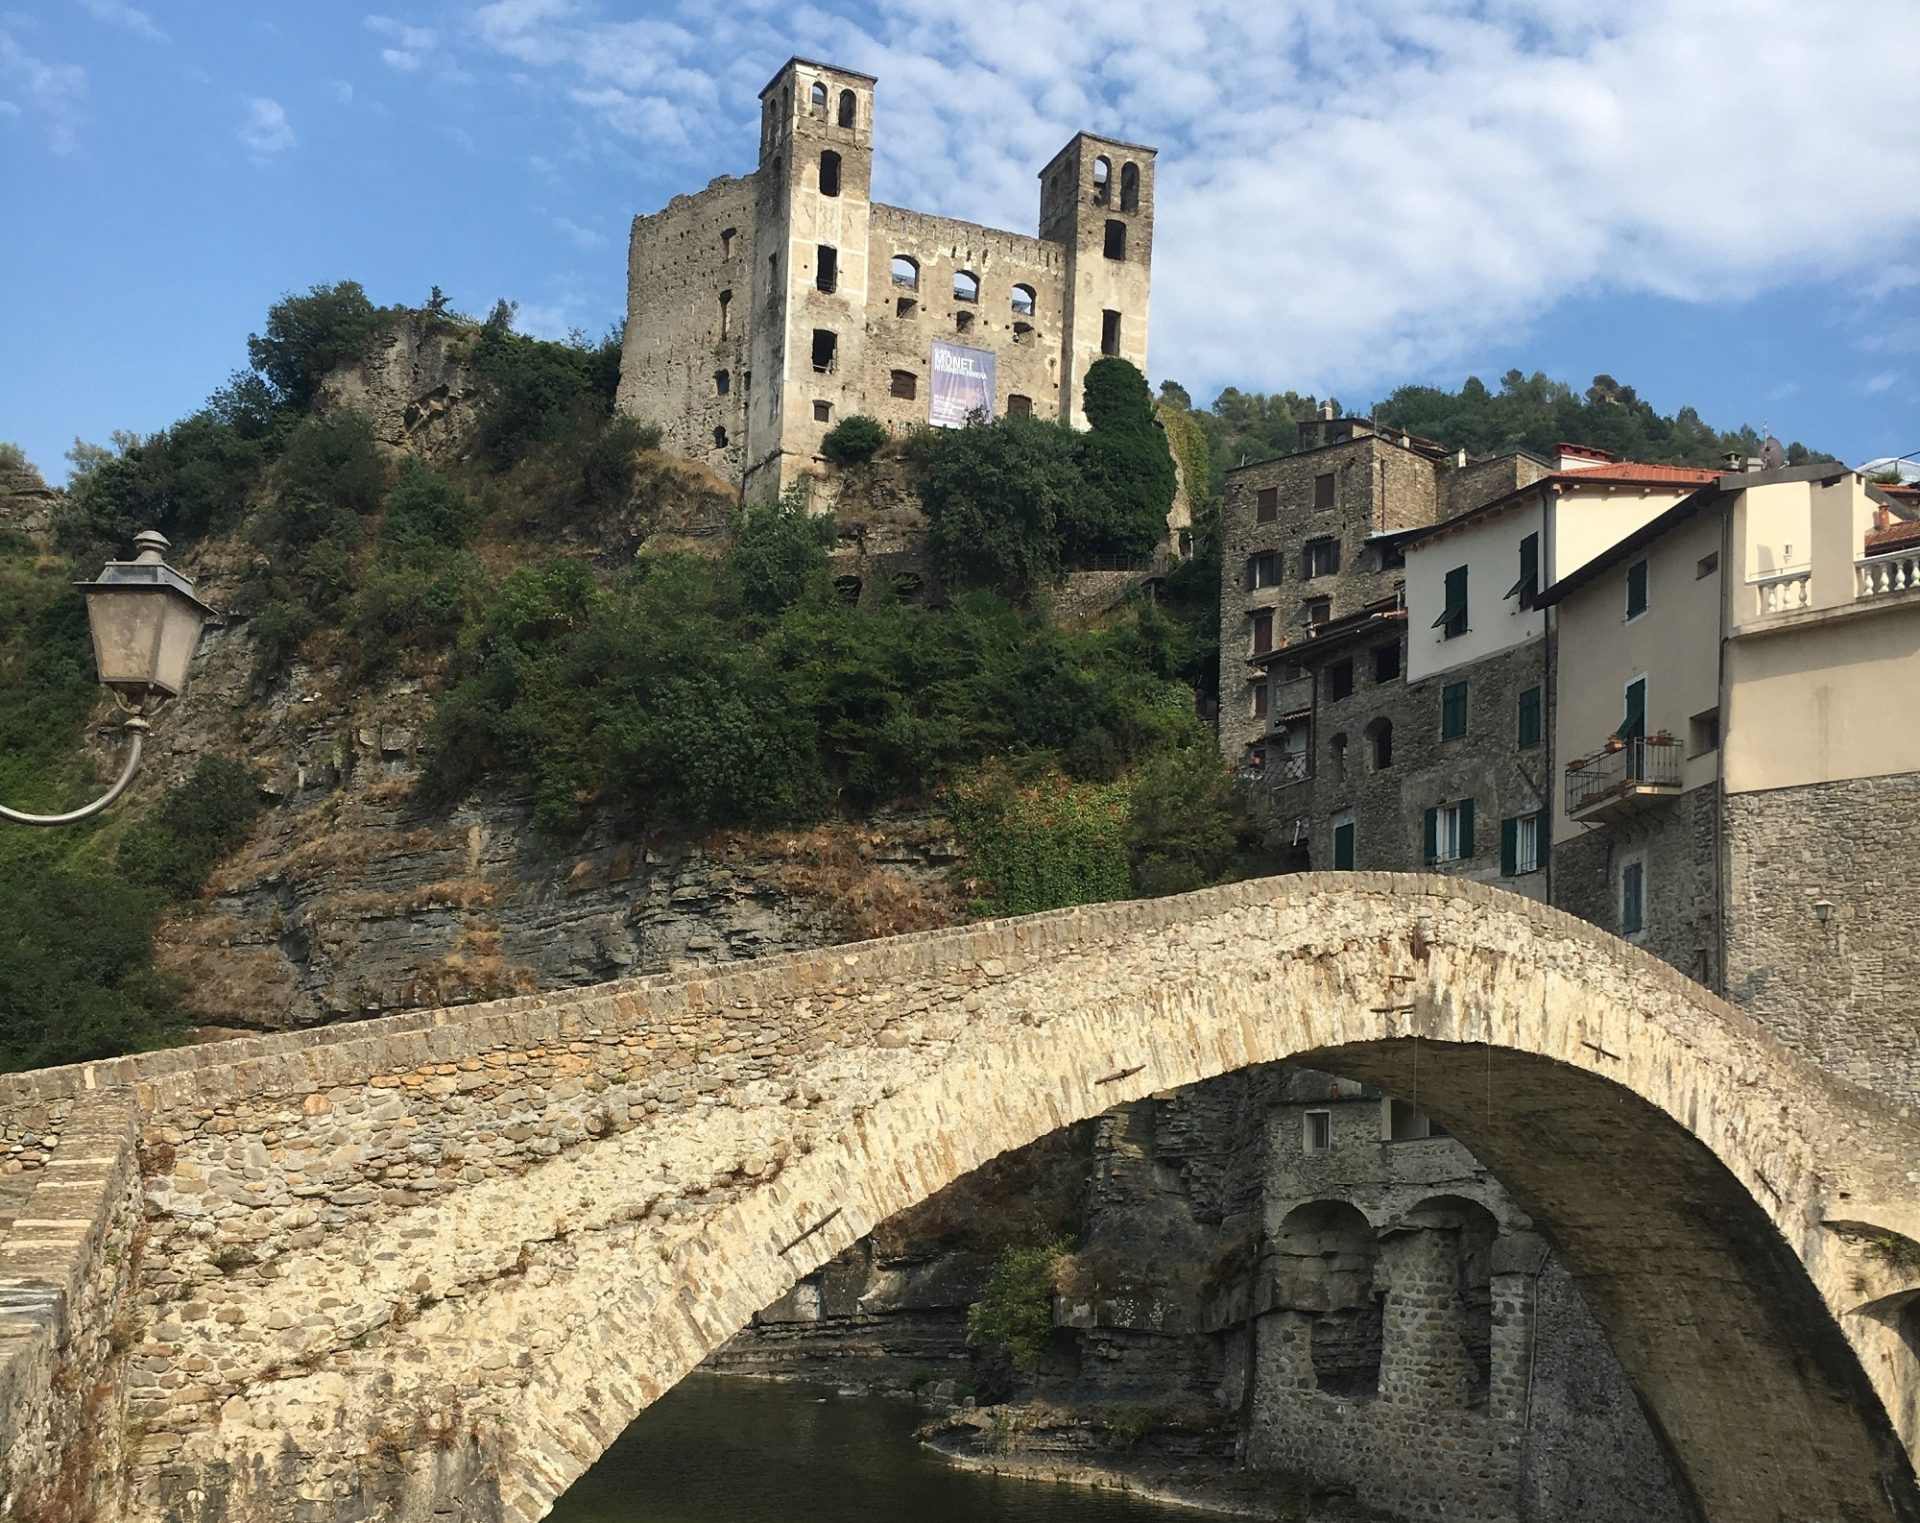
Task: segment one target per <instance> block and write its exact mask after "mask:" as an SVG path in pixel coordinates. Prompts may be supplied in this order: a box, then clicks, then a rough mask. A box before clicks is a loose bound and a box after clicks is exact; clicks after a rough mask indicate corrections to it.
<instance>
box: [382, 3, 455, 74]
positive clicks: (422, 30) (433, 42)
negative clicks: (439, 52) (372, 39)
mask: <svg viewBox="0 0 1920 1523" xmlns="http://www.w3.org/2000/svg"><path fill="white" fill-rule="evenodd" d="M365 25H366V28H367V30H368V31H369V32H372V33H373V34H374V35H375V36H376V37H383V38H385V39H386V40H387V42H388V44H389V46H387V47H384V48H382V49H381V50H380V59H381V62H383V63H385V64H386V66H387V67H388V68H390V69H397V70H399V71H400V72H401V73H402V74H412V73H415V72H417V71H418V70H419V69H420V68H421V67H422V66H423V65H424V64H425V63H426V62H427V57H428V55H429V54H431V53H432V52H433V51H434V50H435V49H436V48H437V47H438V46H439V44H440V34H439V33H438V32H435V31H433V30H432V29H431V28H429V27H424V26H411V25H409V24H408V23H406V22H404V21H395V20H394V19H393V18H392V17H391V16H369V17H367V19H366V22H365Z"/></svg>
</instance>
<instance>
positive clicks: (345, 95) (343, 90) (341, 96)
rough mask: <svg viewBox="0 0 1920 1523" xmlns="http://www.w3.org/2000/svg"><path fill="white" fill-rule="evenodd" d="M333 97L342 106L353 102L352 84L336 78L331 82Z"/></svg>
mask: <svg viewBox="0 0 1920 1523" xmlns="http://www.w3.org/2000/svg"><path fill="white" fill-rule="evenodd" d="M333 98H334V99H335V100H336V101H338V102H339V103H340V104H341V105H343V106H351V105H352V104H353V85H352V83H351V82H350V81H348V80H344V79H336V80H335V81H334V82H333Z"/></svg>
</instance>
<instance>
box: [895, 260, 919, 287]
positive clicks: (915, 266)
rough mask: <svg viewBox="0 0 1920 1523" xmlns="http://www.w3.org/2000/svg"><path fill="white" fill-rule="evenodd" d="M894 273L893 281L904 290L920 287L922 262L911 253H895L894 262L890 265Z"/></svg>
mask: <svg viewBox="0 0 1920 1523" xmlns="http://www.w3.org/2000/svg"><path fill="white" fill-rule="evenodd" d="M888 268H889V269H890V270H891V272H892V274H893V283H894V284H895V285H897V286H899V287H900V288H901V289H903V290H907V291H917V290H919V289H920V262H919V261H918V260H917V259H915V258H913V257H912V256H911V255H909V254H895V255H894V256H893V263H892V264H891V265H890V266H888Z"/></svg>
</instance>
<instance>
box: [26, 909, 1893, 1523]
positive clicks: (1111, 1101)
mask: <svg viewBox="0 0 1920 1523" xmlns="http://www.w3.org/2000/svg"><path fill="white" fill-rule="evenodd" d="M1282 1059H1292V1060H1300V1061H1304V1062H1307V1063H1310V1064H1311V1065H1312V1066H1314V1067H1318V1068H1323V1069H1330V1070H1335V1071H1338V1072H1341V1073H1345V1074H1350V1075H1352V1076H1354V1077H1356V1078H1359V1079H1364V1080H1368V1081H1371V1082H1374V1083H1377V1084H1379V1085H1381V1086H1382V1087H1384V1088H1386V1089H1388V1090H1391V1091H1392V1092H1394V1093H1396V1094H1399V1095H1403V1096H1409V1097H1415V1098H1417V1103H1418V1104H1419V1106H1420V1107H1421V1108H1422V1109H1424V1110H1426V1111H1428V1112H1429V1113H1431V1114H1432V1115H1434V1116H1435V1117H1437V1118H1438V1119H1439V1120H1441V1121H1442V1122H1443V1123H1444V1124H1445V1125H1446V1126H1447V1127H1448V1128H1449V1129H1450V1130H1452V1131H1453V1132H1454V1133H1455V1134H1456V1135H1457V1136H1459V1137H1460V1138H1461V1139H1462V1140H1463V1141H1464V1142H1465V1143H1466V1144H1467V1145H1468V1146H1469V1147H1470V1148H1471V1149H1472V1150H1473V1152H1474V1153H1476V1154H1477V1155H1478V1156H1479V1157H1480V1158H1481V1159H1482V1160H1483V1161H1484V1162H1485V1163H1486V1164H1487V1165H1488V1166H1489V1167H1490V1168H1491V1169H1493V1170H1494V1171H1495V1172H1496V1173H1497V1174H1498V1175H1499V1176H1500V1177H1501V1178H1502V1179H1503V1181H1504V1182H1505V1183H1506V1184H1507V1185H1508V1187H1509V1188H1510V1190H1511V1191H1512V1192H1513V1194H1514V1195H1515V1196H1516V1198H1518V1199H1519V1200H1520V1202H1521V1203H1522V1205H1523V1206H1524V1207H1525V1209H1526V1210H1527V1211H1528V1212H1529V1213H1530V1214H1531V1215H1532V1217H1533V1219H1534V1220H1535V1222H1536V1223H1537V1224H1538V1225H1539V1226H1540V1227H1541V1228H1542V1230H1544V1231H1546V1232H1547V1233H1549V1234H1550V1235H1551V1236H1552V1238H1553V1239H1554V1240H1555V1242H1556V1243H1557V1245H1558V1247H1559V1249H1560V1251H1561V1254H1562V1256H1563V1258H1564V1261H1565V1263H1566V1264H1567V1266H1568V1267H1569V1269H1570V1270H1571V1271H1572V1273H1573V1274H1574V1275H1575V1277H1576V1278H1577V1279H1578V1281H1579V1283H1580V1284H1581V1286H1582V1289H1583V1290H1584V1292H1585V1294H1586V1296H1587V1298H1588V1300H1589V1302H1590V1304H1591V1305H1592V1307H1593V1309H1594V1311H1595V1313H1596V1315H1597V1316H1598V1318H1599V1319H1600V1321H1601V1323H1602V1325H1603V1326H1604V1327H1605V1329H1606V1330H1607V1332H1608V1334H1609V1336H1610V1338H1611V1340H1612V1341H1613V1343H1614V1346H1615V1348H1616V1351H1617V1352H1618V1354H1619V1357H1620V1360H1621V1363H1622V1365H1623V1366H1624V1368H1625V1369H1626V1371H1627V1372H1628V1374H1629V1376H1630V1378H1631V1379H1632V1381H1633V1382H1634V1385H1635V1387H1636V1389H1637V1391H1638V1393H1639V1395H1640V1397H1641V1399H1642V1401H1643V1403H1644V1405H1645V1406H1646V1408H1647V1410H1648V1412H1649V1414H1650V1416H1651V1418H1652V1421H1653V1424H1654V1427H1655V1430H1656V1432H1657V1433H1658V1434H1659V1435H1660V1437H1661V1439H1662V1441H1663V1442H1664V1443H1665V1444H1666V1445H1667V1446H1668V1448H1669V1450H1670V1452H1671V1454H1672V1456H1673V1458H1674V1461H1675V1468H1676V1471H1677V1473H1678V1474H1679V1475H1680V1477H1681V1478H1682V1484H1683V1486H1684V1487H1686V1488H1688V1489H1689V1490H1690V1492H1691V1499H1692V1501H1693V1503H1694V1504H1695V1506H1696V1507H1697V1509H1698V1511H1699V1512H1700V1514H1701V1515H1702V1516H1703V1517H1704V1518H1707V1519H1710V1520H1714V1523H1735V1520H1737V1523H1771V1520H1779V1523H1786V1520H1790V1519H1791V1520H1795V1523H1800V1520H1811V1519H1821V1520H1843V1519H1844V1520H1855V1519H1858V1520H1869V1519H1871V1520H1898V1523H1920V1492H1917V1491H1916V1486H1915V1479H1914V1454H1915V1450H1916V1447H1917V1446H1920V1394H1917V1392H1920V1358H1917V1348H1920V1323H1917V1321H1916V1319H1917V1318H1920V1310H1916V1307H1917V1305H1920V1253H1917V1252H1916V1249H1915V1242H1916V1240H1920V1208H1917V1207H1916V1197H1920V1123H1917V1122H1916V1119H1915V1118H1914V1117H1913V1116H1911V1115H1910V1114H1907V1113H1904V1112H1899V1111H1896V1110H1895V1109H1893V1108H1892V1107H1890V1106H1888V1105H1886V1104H1885V1103H1883V1102H1881V1101H1879V1100H1877V1099H1876V1098H1874V1097H1872V1096H1870V1095H1867V1094H1865V1093H1863V1092H1861V1091H1858V1090H1855V1089H1852V1088H1849V1087H1848V1086H1846V1085H1844V1084H1842V1083H1840V1082H1838V1081H1836V1080H1834V1079H1831V1078H1829V1077H1827V1076H1826V1075H1824V1074H1823V1073H1821V1072H1820V1071H1819V1070H1817V1069H1815V1068H1813V1067H1811V1066H1810V1065H1808V1064H1807V1063H1805V1062H1803V1061H1802V1060H1800V1059H1799V1058H1797V1057H1795V1056H1793V1055H1792V1054H1791V1053H1789V1052H1788V1051H1787V1050H1786V1049H1784V1048H1783V1047H1782V1046H1781V1045H1780V1044H1779V1043H1777V1042H1776V1041H1774V1040H1773V1039H1772V1038H1770V1037H1769V1036H1767V1035H1766V1034H1765V1033H1764V1032H1763V1031H1762V1030H1761V1029H1760V1028H1758V1027H1757V1026H1755V1025H1754V1024H1753V1023H1752V1022H1750V1021H1749V1020H1747V1019H1746V1018H1745V1017H1743V1016H1742V1015H1741V1014H1739V1013H1738V1012H1737V1011H1736V1010H1734V1009H1733V1008H1731V1007H1730V1006H1728V1005H1726V1004H1725V1003H1723V1002H1721V1001H1719V1000H1717V999H1715V998H1713V997H1712V996H1710V995H1708V994H1707V993H1705V992H1704V991H1703V990H1701V989H1700V988H1699V987H1698V986H1696V985H1694V984H1693V983H1691V982H1689V981H1688V980H1686V979H1685V978H1683V977H1682V976H1681V975H1679V974H1678V973H1676V972H1674V971H1673V970H1672V969H1670V968H1668V967H1667V966H1665V965H1664V964H1662V963H1659V962H1656V961H1655V960H1654V959H1652V958H1651V957H1648V956H1646V955H1644V954H1642V953H1641V952H1639V951H1638V950H1636V949H1634V948H1631V947H1628V946H1626V945H1625V944H1623V943H1621V942H1619V941H1617V940H1615V939H1613V938H1612V937H1610V936H1607V935H1605V934H1603V933H1601V932H1599V931H1597V930H1595V929H1594V928H1592V927H1591V926H1588V925H1586V924H1584V923H1582V922H1579V921H1576V920H1573V919H1571V918H1569V917H1568V916H1566V915H1563V914H1561V913H1559V912H1557V911H1553V910H1550V909H1547V908H1545V907H1542V906H1540V905H1538V904H1535V903H1533V902H1532V901H1529V900H1525V899H1520V898H1516V897H1513V896H1511V895H1508V894H1504V893H1501V892H1499V891H1497V890H1492V889H1488V888H1484V887H1481V886H1477V885H1472V884H1466V883H1462V882H1459V881H1457V880H1450V879H1438V878H1425V877H1411V876H1396V875H1385V874H1342V875H1310V876H1299V877H1291V878H1284V879H1274V880H1268V881H1264V882H1258V883H1247V884H1240V885H1235V886H1232V887H1227V888H1221V889H1213V890H1208V891H1205V892H1202V893H1198V894H1191V895H1187V896H1184V897H1181V898H1175V899H1165V900H1156V901H1149V902H1141V903H1131V904H1121V905H1111V906H1100V907H1093V908H1087V909H1080V910H1071V911H1062V912H1057V913H1052V914H1046V915H1038V916H1033V917H1029V918H1026V919H1022V920H1014V921H1004V922H999V923H995V924H990V925H985V926H979V927H971V928H966V929H961V930H954V931H946V932H938V933H930V934H924V935H917V936H908V937H900V938H896V939H893V940H890V941H885V942H876V943H870V944H866V945H860V946H853V947H843V948H838V949H834V950H832V951H829V952H821V953H817V954H807V955H799V956H788V957H780V958H773V959H768V960H766V961H762V962H756V963H747V964H739V965H735V966H733V967H730V968H727V969H724V970H720V969H716V970H712V971H707V972H697V973H685V974H677V975H672V976H660V977H651V978H643V979H639V980H635V981H631V982H626V983H620V984H610V985H605V986H602V987H598V988H592V989H583V990H578V991H573V992H567V993H559V994H553V995H546V996H537V997H528V998H521V999H515V1000H508V1001H504V1002H501V1003H497V1004H492V1005H483V1006H476V1007H468V1008H464V1009H458V1010H435V1011H428V1012H421V1013H417V1014H413V1015H406V1016H397V1017H392V1018H389V1019H384V1020H378V1021H373V1022H369V1023H366V1024H364V1025H359V1026H353V1027H346V1028H339V1027H335V1028H330V1029H326V1030H322V1031H316V1032H310V1033H298V1034H291V1035H281V1036H273V1037H265V1038H259V1039H248V1040H244V1041H238V1042H232V1043H227V1044H223V1045H220V1046H212V1047H202V1048H194V1049H186V1050H180V1051H174V1052H165V1053H155V1054H148V1055H144V1056H140V1057H135V1058H129V1059H120V1060H116V1061H114V1062H108V1063H100V1064H95V1065H89V1066H85V1067H79V1068H73V1069H62V1070H48V1071H44V1072H39V1073H30V1074H24V1075H15V1076H12V1077H10V1078H7V1079H5V1080H0V1125H3V1126H4V1131H5V1135H4V1137H0V1142H4V1143H5V1144H6V1145H7V1146H8V1147H10V1148H12V1149H13V1150H14V1156H16V1157H19V1158H22V1159H26V1160H29V1161H31V1162H34V1163H37V1164H38V1165H39V1166H38V1167H36V1168H32V1169H30V1170H28V1171H27V1172H25V1173H19V1174H15V1175H13V1176H10V1177H9V1181H8V1184H9V1189H10V1193H8V1194H6V1195H4V1196H0V1206H4V1214H3V1215H0V1220H4V1221H5V1223H6V1225H5V1228H4V1241H3V1243H0V1425H3V1426H4V1433H3V1434H0V1438H3V1439H4V1442H3V1443H0V1465H4V1466H5V1474H4V1476H3V1477H0V1485H4V1487H5V1492H6V1495H5V1499H4V1500H0V1514H4V1513H5V1512H6V1511H7V1510H8V1508H12V1509H13V1510H14V1513H15V1515H16V1516H19V1517H21V1518H23V1519H34V1518H49V1519H51V1518H74V1517H79V1516H83V1515H84V1512H83V1509H84V1507H85V1506H86V1505H88V1503H89V1501H90V1500H91V1501H92V1502H94V1503H97V1504H98V1505H99V1508H100V1516H102V1517H105V1518H109V1519H112V1518H126V1519H129V1520H140V1523H159V1520H165V1523H267V1520H274V1523H279V1520H300V1523H354V1520H362V1519H365V1520H373V1519H380V1520H415V1519H427V1518H435V1519H441V1518H451V1519H469V1520H532V1519H536V1518H539V1517H541V1516H542V1515H543V1514H544V1513H545V1512H546V1511H547V1510H548V1508H549V1507H550V1506H551V1505H552V1503H553V1501H554V1499H555V1498H557V1497H558V1496H559V1495H560V1493H561V1492H562V1491H564V1490H565V1489H566V1487H567V1486H568V1485H569V1483H571V1482H572V1481H573V1479H574V1478H575V1477H576V1476H578V1475H579V1474H580V1473H581V1472H582V1471H583V1470H585V1469H586V1467H587V1466H588V1465H590V1464H591V1463H592V1462H593V1461H594V1459H595V1458H596V1457H597V1456H598V1455H599V1454H600V1453H601V1452H602V1451H603V1449H604V1448H605V1447H606V1445H607V1444H609V1443H610V1442H611V1441H612V1440H613V1438H614V1437H615V1436H616V1435H617V1434H618V1433H619V1432H620V1431H621V1429H622V1428H623V1427H624V1426H625V1425H626V1423H627V1422H628V1421H629V1420H630V1419H631V1418H632V1417H633V1416H634V1415H635V1414H636V1413H638V1412H639V1411H640V1410H641V1409H642V1408H644V1407H645V1406H646V1405H647V1404H648V1403H649V1402H650V1401H652V1400H653V1399H654V1398H656V1397H657V1396H659V1395H660V1394H661V1393H662V1392H663V1391H665V1390H667V1389H668V1388H669V1387H671V1386H672V1385H673V1384H674V1382H675V1381H677V1380H678V1379H680V1377H681V1376H682V1375H684V1374H685V1373H686V1372H687V1371H688V1370H690V1369H691V1368H693V1366H694V1365H696V1364H697V1363H698V1362H699V1361H700V1360H701V1359H702V1357H703V1356H704V1355H705V1354H706V1353H707V1352H708V1351H709V1350H710V1349H712V1348H714V1347H715V1346H716V1345H717V1344H719V1343H720V1342H721V1341H723V1340H724V1339H726V1338H727V1337H728V1336H730V1335H731V1334H732V1333H733V1332H735V1331H736V1330H737V1329H738V1328H740V1327H741V1326H742V1325H743V1324H745V1323H746V1321H747V1320H748V1318H749V1317H750V1316H751V1315H752V1313H753V1312H755V1311H756V1310H757V1309H759V1308H760V1307H762V1306H764V1305H766V1304H767V1303H769V1302H771V1301H773V1300H774V1299H775V1298H777V1297H778V1296H780V1295H781V1294H783V1293H784V1292H785V1291H786V1290H787V1289H788V1288H790V1287H791V1286H792V1285H793V1284H794V1283H795V1281H796V1280H797V1279H799V1278H800V1277H801V1276H803V1275H805V1274H808V1273H811V1272H812V1271H813V1270H814V1269H816V1268H817V1267H819V1266H820V1265H821V1264H822V1263H824V1262H825V1261H826V1260H828V1259H829V1258H830V1257H832V1256H833V1255H834V1254H836V1253H838V1252H840V1251H841V1250H842V1249H844V1248H846V1247H848V1246H849V1245H851V1244H852V1243H854V1242H856V1241H857V1240H858V1239H859V1238H861V1237H862V1236H864V1235H865V1234H866V1233H867V1232H868V1231H870V1230H871V1229H872V1228H873V1227H874V1226H875V1225H876V1224H878V1223H879V1222H880V1221H882V1220H883V1219H884V1218H886V1217H888V1216H891V1215H893V1214H894V1213H896V1212H898V1211H900V1210H902V1209H904V1208H906V1207H908V1206H911V1205H913V1204H915V1203H917V1202H919V1201H921V1200H923V1199H925V1198H926V1197H927V1196H929V1195H931V1194H932V1193H933V1192H935V1191H936V1190H938V1189H940V1188H941V1187H942V1186H944V1185H946V1184H947V1183H949V1182H951V1181H952V1180H954V1179H956V1178H958V1177H959V1176H960V1175H962V1174H965V1173H967V1172H968V1171H970V1170H972V1169H974V1168H975V1167H977V1166H979V1165H980V1164H982V1163H984V1162H986V1161H987V1160H988V1159H990V1158H992V1157H994V1156H995V1155H997V1154H999V1153H1001V1152H1003V1151H1006V1150H1008V1149H1011V1148H1015V1147H1019V1146H1022V1145H1024V1144H1026V1143H1028V1142H1031V1141H1033V1140H1034V1139H1036V1138H1038V1137H1040V1136H1043V1135H1045V1134H1047V1133H1049V1132H1051V1131H1053V1130H1055V1129H1057V1128H1059V1127H1062V1126H1065V1125H1068V1124H1069V1123H1071V1122H1074V1121H1077V1120H1080V1119H1082V1118H1084V1117H1088V1116H1092V1115H1095V1114H1098V1113H1100V1112H1102V1111H1105V1110H1107V1109H1109V1108H1111V1107H1113V1106H1115V1105H1118V1104H1121V1103H1123V1102H1127V1101H1132V1100H1136V1099H1139V1098H1141V1097H1143V1096H1146V1095H1148V1094H1151V1093H1154V1092H1157V1091H1161V1090H1165V1089H1170V1088H1173V1087H1176V1086H1181V1085H1186V1084H1190V1083H1193V1082H1196V1081H1199V1080H1203V1079H1206V1078H1210V1077H1212V1076H1215V1075H1218V1074H1221V1073H1225V1072H1228V1071H1230V1070H1234V1069H1237V1068H1241V1067H1245V1066H1247V1065H1250V1064H1257V1063H1269V1062H1275V1061H1279V1060H1282ZM1495 1378H1496V1380H1497V1378H1498V1371H1496V1372H1495ZM90 1489H91V1491H92V1493H93V1494H92V1496H91V1498H90V1496H89V1492H90Z"/></svg>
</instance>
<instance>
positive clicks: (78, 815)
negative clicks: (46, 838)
mask: <svg viewBox="0 0 1920 1523" xmlns="http://www.w3.org/2000/svg"><path fill="white" fill-rule="evenodd" d="M152 728H153V727H152V726H151V725H149V724H148V723H147V721H146V720H144V719H142V718H141V717H140V716H139V715H138V714H136V715H134V716H133V718H131V719H129V720H128V721H127V725H126V730H127V734H128V736H129V737H130V740H129V742H128V746H127V763H126V765H125V766H124V767H122V768H121V769H120V776H119V777H118V778H117V779H116V780H115V782H114V785H113V786H112V787H111V788H109V789H108V790H107V791H106V792H105V793H103V794H101V795H100V797H99V798H97V799H95V800H94V801H93V802H92V803H91V804H88V805H86V806H85V807H84V808H80V809H70V810H68V811H67V812H66V813H65V814H26V813H23V812H22V811H20V810H18V809H9V808H7V807H6V805H4V804H0V820H11V821H12V822H13V823H14V824H16V825H72V824H76V823H77V822H79V821H81V820H86V819H91V818H92V817H93V816H94V815H96V814H99V813H100V812H101V811H102V810H104V809H106V808H107V807H108V806H109V805H111V804H112V803H113V801H114V800H115V799H117V798H119V797H120V795H121V794H123V793H125V792H126V791H127V786H128V784H130V783H131V782H132V781H133V774H134V773H136V772H138V771H139V770H140V753H141V752H142V751H143V750H144V749H145V748H146V743H147V731H148V730H150V729H152Z"/></svg>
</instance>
